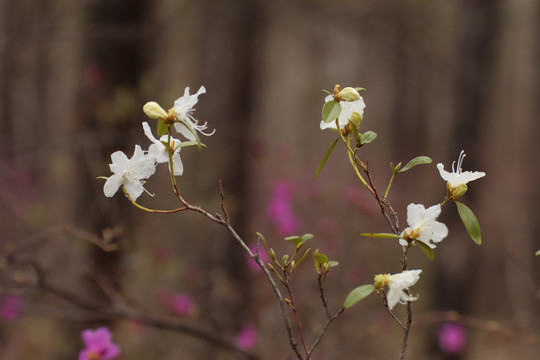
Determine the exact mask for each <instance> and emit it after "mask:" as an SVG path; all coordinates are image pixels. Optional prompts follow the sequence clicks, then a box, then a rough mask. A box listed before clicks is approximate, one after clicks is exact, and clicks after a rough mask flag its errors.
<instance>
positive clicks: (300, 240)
mask: <svg viewBox="0 0 540 360" xmlns="http://www.w3.org/2000/svg"><path fill="white" fill-rule="evenodd" d="M313 238H314V236H313V235H312V234H304V235H302V236H298V235H294V236H287V237H286V238H285V240H286V241H290V242H292V243H293V244H294V245H296V247H297V248H298V247H300V246H302V245H304V243H305V242H306V241H308V240H311V239H313Z"/></svg>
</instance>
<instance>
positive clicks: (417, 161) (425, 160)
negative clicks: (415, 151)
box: [399, 156, 433, 172]
mask: <svg viewBox="0 0 540 360" xmlns="http://www.w3.org/2000/svg"><path fill="white" fill-rule="evenodd" d="M432 162H433V160H431V158H430V157H428V156H417V157H415V158H414V159H412V160H411V161H409V162H408V163H407V165H405V166H404V167H403V168H402V169H401V170H399V172H404V171H407V170H409V169H410V168H412V167H415V166H416V165H422V164H431V163H432Z"/></svg>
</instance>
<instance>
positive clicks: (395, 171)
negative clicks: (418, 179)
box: [390, 162, 401, 173]
mask: <svg viewBox="0 0 540 360" xmlns="http://www.w3.org/2000/svg"><path fill="white" fill-rule="evenodd" d="M390 167H391V168H392V171H393V172H394V173H398V172H399V169H401V162H399V163H398V164H397V165H396V166H394V163H393V162H390Z"/></svg>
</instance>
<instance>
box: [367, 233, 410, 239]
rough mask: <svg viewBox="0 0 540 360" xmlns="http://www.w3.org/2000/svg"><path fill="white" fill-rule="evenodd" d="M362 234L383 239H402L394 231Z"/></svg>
mask: <svg viewBox="0 0 540 360" xmlns="http://www.w3.org/2000/svg"><path fill="white" fill-rule="evenodd" d="M360 236H365V237H372V238H382V239H401V236H399V235H396V234H392V233H362V234H360Z"/></svg>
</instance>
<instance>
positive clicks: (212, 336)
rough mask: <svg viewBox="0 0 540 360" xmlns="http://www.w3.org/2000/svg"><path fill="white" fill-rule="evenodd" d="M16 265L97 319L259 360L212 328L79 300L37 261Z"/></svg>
mask: <svg viewBox="0 0 540 360" xmlns="http://www.w3.org/2000/svg"><path fill="white" fill-rule="evenodd" d="M11 262H12V263H13V264H16V265H23V266H29V267H30V268H32V269H33V271H34V272H35V274H36V284H35V286H36V287H37V288H39V289H41V290H42V291H45V292H47V293H49V294H52V295H54V296H56V297H58V298H61V299H63V300H65V301H67V302H69V303H71V304H73V305H76V306H78V307H80V308H83V309H85V310H90V311H92V313H93V314H96V315H98V316H103V317H105V318H107V319H118V320H127V321H139V322H141V321H142V322H144V323H145V324H146V325H149V326H152V327H155V328H160V329H168V330H173V331H176V332H180V333H184V334H187V335H190V336H193V337H196V338H199V339H202V340H205V341H207V342H210V343H212V344H214V345H218V346H221V347H223V348H226V349H228V350H230V351H232V352H235V353H236V354H237V355H239V356H240V357H242V358H245V359H248V360H256V359H257V357H256V356H255V355H254V354H252V353H250V352H247V351H246V350H244V349H242V348H240V347H238V346H237V345H236V344H235V343H234V342H233V341H232V340H229V339H226V338H225V337H224V336H223V335H222V334H220V333H218V332H216V331H213V330H211V329H207V328H203V327H200V326H195V325H193V324H188V323H185V322H178V321H176V322H174V321H170V320H166V319H160V318H157V317H154V316H150V315H146V314H145V311H137V310H134V309H131V308H127V307H126V306H125V305H124V304H125V302H122V305H123V306H121V307H118V306H115V304H109V303H103V302H100V301H96V300H94V299H90V300H89V299H87V298H86V297H84V298H83V297H80V296H79V295H77V294H76V293H74V292H71V291H69V290H66V289H64V288H61V287H58V286H56V285H54V284H52V283H50V282H49V281H48V280H47V278H46V274H45V272H44V271H43V269H42V268H41V267H40V266H39V265H38V264H37V263H36V262H34V261H16V260H15V259H12V261H11Z"/></svg>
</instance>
